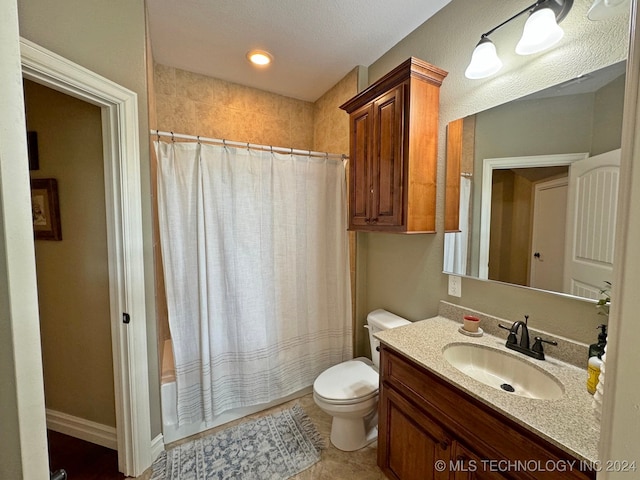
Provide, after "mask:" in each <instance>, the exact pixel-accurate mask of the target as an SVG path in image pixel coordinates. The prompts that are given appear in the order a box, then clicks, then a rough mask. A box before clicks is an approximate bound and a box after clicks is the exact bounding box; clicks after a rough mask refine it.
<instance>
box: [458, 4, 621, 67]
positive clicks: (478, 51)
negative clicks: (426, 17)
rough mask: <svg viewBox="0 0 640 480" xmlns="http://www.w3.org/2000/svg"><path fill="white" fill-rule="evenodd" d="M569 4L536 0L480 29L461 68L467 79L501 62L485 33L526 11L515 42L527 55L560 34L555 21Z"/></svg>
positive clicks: (549, 45) (540, 48)
mask: <svg viewBox="0 0 640 480" xmlns="http://www.w3.org/2000/svg"><path fill="white" fill-rule="evenodd" d="M604 1H616V0H604ZM617 1H620V0H617ZM622 1H624V0H622ZM572 6H573V0H538V1H537V2H535V3H534V4H532V5H529V6H528V7H527V8H525V9H524V10H522V11H520V12H518V13H516V14H515V15H514V16H512V17H511V18H508V19H507V20H505V21H504V22H502V23H501V24H500V25H498V26H496V27H494V28H492V29H491V30H489V31H488V32H487V33H483V34H482V36H481V37H480V42H478V45H476V48H475V50H474V51H473V54H472V55H471V62H470V63H469V66H468V67H467V69H466V70H465V76H466V77H467V78H469V79H479V78H485V77H488V76H490V75H493V74H494V73H496V72H497V71H498V70H500V68H501V67H502V62H501V61H500V58H498V54H497V52H496V48H495V46H494V45H493V42H491V40H489V38H488V37H489V35H491V34H492V33H493V32H495V31H496V30H498V29H499V28H501V27H503V26H504V25H506V24H507V23H509V22H510V21H512V20H514V19H516V18H518V17H519V16H520V15H522V14H524V13H527V12H529V13H530V15H529V18H528V19H527V21H526V23H525V26H524V29H523V32H522V38H521V39H520V41H519V42H518V45H517V46H516V53H518V54H519V55H531V54H533V53H538V52H541V51H543V50H546V49H547V48H549V47H551V46H553V45H555V44H556V43H557V42H559V41H560V39H561V38H562V36H563V35H564V32H563V31H562V29H561V28H560V27H559V26H558V22H561V21H562V20H563V19H564V17H566V16H567V13H569V10H571V7H572Z"/></svg>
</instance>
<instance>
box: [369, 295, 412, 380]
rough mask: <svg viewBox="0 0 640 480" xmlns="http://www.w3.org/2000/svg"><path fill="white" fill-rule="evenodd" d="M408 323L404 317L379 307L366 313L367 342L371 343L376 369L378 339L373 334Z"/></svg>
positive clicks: (378, 359) (372, 358) (378, 356)
mask: <svg viewBox="0 0 640 480" xmlns="http://www.w3.org/2000/svg"><path fill="white" fill-rule="evenodd" d="M410 323H411V322H410V321H409V320H407V319H406V318H402V317H399V316H398V315H396V314H394V313H391V312H387V311H386V310H383V309H381V308H379V309H378V310H374V311H373V312H371V313H369V315H367V328H368V329H369V342H370V344H371V360H373V364H374V365H375V367H376V369H378V368H380V352H379V351H378V347H379V346H380V341H379V340H378V339H377V338H375V337H374V336H373V334H374V333H376V332H380V331H382V330H389V329H390V328H395V327H401V326H402V325H409V324H410Z"/></svg>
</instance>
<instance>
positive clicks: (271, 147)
mask: <svg viewBox="0 0 640 480" xmlns="http://www.w3.org/2000/svg"><path fill="white" fill-rule="evenodd" d="M269 148H270V149H271V154H272V155H273V145H269Z"/></svg>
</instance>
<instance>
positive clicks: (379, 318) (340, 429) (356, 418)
mask: <svg viewBox="0 0 640 480" xmlns="http://www.w3.org/2000/svg"><path fill="white" fill-rule="evenodd" d="M409 323H411V322H409V321H408V320H405V319H404V318H401V317H398V316H397V315H394V314H393V313H390V312H387V311H385V310H381V309H380V310H375V311H373V312H371V313H370V314H369V315H368V316H367V327H368V329H369V340H370V344H371V352H372V358H373V361H371V360H369V359H368V358H365V357H358V358H355V359H353V360H347V361H346V362H342V363H340V364H338V365H334V366H333V367H330V368H328V369H327V370H325V371H324V372H322V373H321V374H320V375H319V376H318V378H316V380H315V382H314V383H313V400H314V401H315V402H316V405H318V407H320V408H321V409H322V410H323V411H324V412H325V413H327V414H329V415H331V416H332V417H333V421H332V424H331V443H332V444H333V445H334V446H335V447H336V448H338V449H340V450H344V451H347V452H350V451H354V450H359V449H361V448H363V447H365V446H367V445H368V444H370V443H371V442H373V441H374V440H376V438H377V436H378V428H377V425H378V415H377V410H378V408H377V407H378V385H379V381H380V379H379V374H378V367H379V359H380V354H379V352H378V350H377V347H378V346H379V342H378V340H377V339H376V338H375V337H374V336H373V333H375V332H377V331H381V330H387V329H389V328H395V327H399V326H401V325H407V324H409Z"/></svg>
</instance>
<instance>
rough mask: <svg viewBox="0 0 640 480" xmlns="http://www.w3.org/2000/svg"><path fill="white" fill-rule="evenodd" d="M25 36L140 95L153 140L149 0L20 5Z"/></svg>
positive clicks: (145, 209)
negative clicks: (149, 98) (147, 40)
mask: <svg viewBox="0 0 640 480" xmlns="http://www.w3.org/2000/svg"><path fill="white" fill-rule="evenodd" d="M18 14H19V17H18V18H19V23H20V35H21V36H23V37H24V38H27V39H28V40H31V41H33V42H35V43H37V44H39V45H41V46H43V47H45V48H47V49H49V50H51V51H53V52H55V53H57V54H58V55H61V56H63V57H65V58H68V59H69V60H71V61H73V62H75V63H77V64H79V65H82V66H83V67H85V68H88V69H89V70H91V71H93V72H96V73H98V74H100V75H102V76H104V77H106V78H108V79H109V80H112V81H114V82H116V83H118V84H120V85H122V86H124V87H126V88H128V89H130V90H132V91H133V92H135V93H136V94H137V95H138V123H139V135H140V138H141V139H146V138H148V136H149V123H148V119H147V116H148V111H147V78H146V59H145V45H146V43H145V34H146V32H145V9H144V1H143V0H111V1H108V2H104V1H100V0H60V1H56V2H50V1H48V0H18ZM140 181H141V191H142V219H143V235H144V238H143V241H144V264H145V271H144V275H145V289H146V295H145V303H146V312H147V318H146V319H145V322H146V326H147V348H148V354H149V402H150V408H151V437H152V438H154V437H155V436H156V435H158V434H159V433H161V419H160V382H159V373H158V357H157V351H156V347H155V345H156V322H155V302H154V282H153V276H154V272H153V246H152V210H151V194H150V174H149V144H148V143H147V142H146V141H141V142H140Z"/></svg>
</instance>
